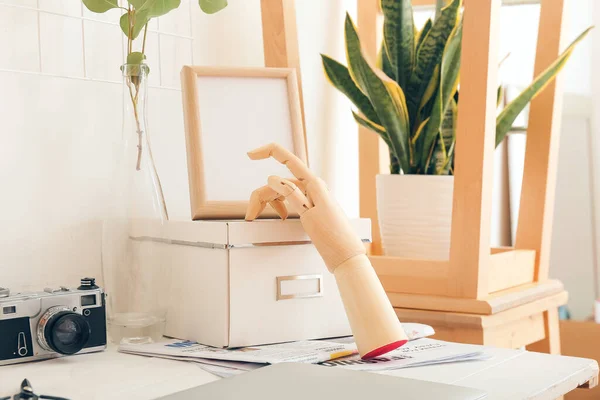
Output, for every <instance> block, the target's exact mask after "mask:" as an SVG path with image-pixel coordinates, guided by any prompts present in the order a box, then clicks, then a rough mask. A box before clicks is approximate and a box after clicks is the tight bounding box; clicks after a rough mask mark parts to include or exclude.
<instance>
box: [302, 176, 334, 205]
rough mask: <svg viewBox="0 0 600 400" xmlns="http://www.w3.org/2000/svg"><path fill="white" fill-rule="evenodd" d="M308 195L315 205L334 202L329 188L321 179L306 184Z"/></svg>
mask: <svg viewBox="0 0 600 400" xmlns="http://www.w3.org/2000/svg"><path fill="white" fill-rule="evenodd" d="M306 195H307V196H308V197H309V198H310V199H311V200H312V202H313V203H314V205H319V204H324V203H327V202H330V201H332V198H331V195H330V194H329V188H328V187H327V184H326V183H325V181H324V180H323V179H321V178H315V179H314V180H312V181H310V182H308V183H307V184H306Z"/></svg>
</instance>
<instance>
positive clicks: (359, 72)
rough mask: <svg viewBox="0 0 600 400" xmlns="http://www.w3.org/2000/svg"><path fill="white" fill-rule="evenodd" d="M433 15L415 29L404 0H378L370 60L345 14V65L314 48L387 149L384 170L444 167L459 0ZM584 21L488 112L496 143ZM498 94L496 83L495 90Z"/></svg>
mask: <svg viewBox="0 0 600 400" xmlns="http://www.w3.org/2000/svg"><path fill="white" fill-rule="evenodd" d="M437 3H438V6H437V8H436V16H435V19H434V20H431V19H429V20H428V21H427V22H426V23H425V25H424V26H423V28H422V29H421V30H420V31H417V29H416V28H415V25H414V20H413V7H412V4H411V1H410V0H381V9H382V11H383V15H384V24H383V44H382V48H381V51H380V54H379V57H378V60H377V66H373V65H372V64H371V63H369V62H368V61H367V60H366V59H365V57H364V55H363V53H362V51H361V44H360V39H359V37H358V34H357V32H356V27H355V25H354V23H353V22H352V19H351V18H350V16H348V15H347V16H346V21H345V40H346V56H347V64H348V66H344V65H343V64H341V63H339V62H337V61H335V60H334V59H332V58H330V57H328V56H326V55H321V57H322V61H323V67H324V69H325V74H326V76H327V77H328V79H329V81H330V82H331V83H332V84H333V86H334V87H336V88H337V89H338V90H339V91H340V92H342V93H343V94H344V95H345V96H346V97H348V99H350V101H351V102H352V103H353V104H354V106H355V107H356V111H357V112H356V111H352V114H353V116H354V119H355V120H356V122H357V123H358V124H360V125H362V126H365V127H367V128H368V129H370V130H371V131H373V132H375V133H377V134H378V135H379V136H380V137H381V138H382V139H383V140H384V142H385V143H386V144H387V145H388V147H389V150H390V159H391V165H390V172H391V173H393V174H394V173H395V174H398V173H400V172H401V171H402V172H403V173H405V174H429V175H451V174H452V173H453V159H454V148H455V143H456V116H457V112H458V109H459V107H458V105H459V90H458V87H459V71H460V53H461V40H462V15H461V10H462V0H449V1H448V0H447V1H444V0H439V1H438V2H437ZM590 29H591V28H588V29H587V30H585V31H584V32H583V33H581V34H580V35H579V37H577V38H576V39H575V40H574V41H573V43H571V44H570V46H569V47H567V49H566V50H565V51H564V52H563V53H562V54H561V55H560V56H559V57H558V58H557V59H556V60H555V61H554V62H553V63H552V64H551V65H550V66H549V67H548V68H547V69H546V70H545V71H543V72H542V73H541V74H540V75H539V76H537V77H536V78H535V79H534V80H533V82H532V83H531V85H529V86H528V87H527V88H526V89H525V90H524V91H523V92H522V93H521V94H520V95H519V96H517V97H516V98H515V99H514V100H513V101H512V102H510V103H509V104H508V105H506V107H505V108H504V109H503V110H502V111H501V112H500V114H499V115H498V116H497V119H496V145H498V144H499V143H500V142H502V140H503V139H504V137H505V136H506V134H507V133H508V131H509V130H510V128H511V126H512V124H513V122H514V121H515V119H516V118H517V116H518V115H519V114H520V113H521V111H522V110H523V109H524V108H525V106H526V105H527V104H528V103H529V102H530V101H531V100H532V99H533V98H534V97H535V96H536V95H537V94H539V93H540V92H541V91H542V90H543V89H544V88H545V87H546V86H547V85H548V83H549V82H551V81H552V79H554V77H555V76H556V75H557V74H558V73H559V72H560V70H561V69H562V68H563V67H564V65H565V64H566V62H567V60H568V59H569V57H570V56H571V54H572V52H573V49H574V48H575V46H576V45H577V43H579V42H580V41H581V40H582V39H583V38H584V37H585V36H586V35H587V34H588V32H589V31H590ZM498 93H499V95H500V93H501V90H498Z"/></svg>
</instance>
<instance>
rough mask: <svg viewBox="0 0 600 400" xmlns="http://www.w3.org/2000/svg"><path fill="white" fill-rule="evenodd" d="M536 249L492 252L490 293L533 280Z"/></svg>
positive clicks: (489, 275) (489, 276) (489, 277)
mask: <svg viewBox="0 0 600 400" xmlns="http://www.w3.org/2000/svg"><path fill="white" fill-rule="evenodd" d="M534 270H535V251H534V250H513V251H505V252H502V253H496V254H492V257H491V259H490V267H489V274H488V279H489V281H488V290H489V292H490V293H494V292H498V291H501V290H505V289H509V288H511V287H515V286H519V285H524V284H526V283H531V282H533V273H534Z"/></svg>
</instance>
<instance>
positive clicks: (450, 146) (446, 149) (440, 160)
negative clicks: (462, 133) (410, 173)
mask: <svg viewBox="0 0 600 400" xmlns="http://www.w3.org/2000/svg"><path fill="white" fill-rule="evenodd" d="M457 115H458V107H457V105H456V103H455V102H454V100H451V101H450V104H449V106H448V109H447V110H446V114H445V115H444V121H443V122H442V129H440V136H439V138H438V141H437V143H436V146H435V149H434V156H433V161H434V167H435V171H434V173H435V174H436V175H448V174H449V173H450V167H451V165H452V159H453V156H454V145H455V143H456V119H457Z"/></svg>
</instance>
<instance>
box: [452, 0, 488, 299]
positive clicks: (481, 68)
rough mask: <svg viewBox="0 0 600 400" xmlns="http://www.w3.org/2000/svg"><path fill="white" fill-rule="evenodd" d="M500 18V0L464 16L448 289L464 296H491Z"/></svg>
mask: <svg viewBox="0 0 600 400" xmlns="http://www.w3.org/2000/svg"><path fill="white" fill-rule="evenodd" d="M499 14H500V0H488V1H477V2H470V3H469V4H468V5H467V6H465V10H464V15H463V40H462V59H461V71H460V76H461V88H460V111H459V113H458V122H457V131H456V159H455V170H454V173H455V176H454V199H453V210H452V233H451V246H450V280H451V282H450V287H449V288H448V289H449V293H450V294H451V295H453V296H459V297H469V298H482V297H485V296H487V294H488V290H487V283H488V274H487V270H486V268H480V266H485V265H487V264H488V262H489V259H490V230H491V226H490V224H491V212H492V182H493V175H492V173H493V171H492V167H493V158H494V141H495V140H494V139H495V127H496V88H497V83H498V79H497V75H498V57H497V53H498V51H497V49H498V37H499Z"/></svg>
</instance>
